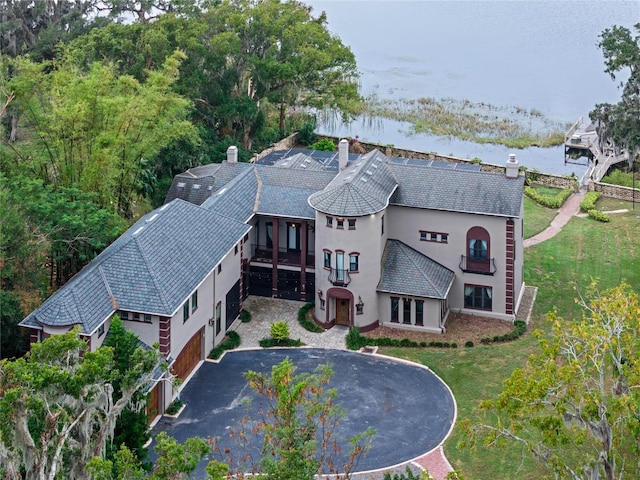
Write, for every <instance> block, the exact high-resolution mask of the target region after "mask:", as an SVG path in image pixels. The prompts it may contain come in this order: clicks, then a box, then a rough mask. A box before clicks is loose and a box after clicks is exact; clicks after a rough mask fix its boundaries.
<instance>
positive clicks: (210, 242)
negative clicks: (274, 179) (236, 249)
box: [22, 199, 250, 334]
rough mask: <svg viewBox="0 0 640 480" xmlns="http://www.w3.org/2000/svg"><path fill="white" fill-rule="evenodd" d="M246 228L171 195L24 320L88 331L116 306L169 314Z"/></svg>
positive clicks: (28, 322)
mask: <svg viewBox="0 0 640 480" xmlns="http://www.w3.org/2000/svg"><path fill="white" fill-rule="evenodd" d="M249 230H250V227H249V226H248V225H245V224H244V223H241V222H238V221H235V220H233V219H231V218H228V217H225V216H222V215H219V214H216V213H214V212H210V211H208V210H206V209H204V208H202V207H199V206H196V205H193V204H190V203H188V202H185V201H182V200H179V199H178V200H174V201H173V202H171V203H169V204H166V205H164V206H162V207H161V208H159V209H156V210H154V211H153V212H151V213H149V214H147V215H146V216H144V217H143V218H142V219H140V220H139V221H138V222H136V223H135V224H134V225H133V226H132V227H131V228H130V229H129V230H127V231H126V232H125V233H124V234H123V235H122V236H121V237H120V238H118V239H117V240H116V241H115V242H114V243H112V244H111V245H110V246H109V247H107V249H105V250H104V251H103V252H102V253H101V254H100V255H98V257H96V259H95V260H93V261H92V262H91V263H90V264H89V265H87V266H86V267H85V268H84V269H83V270H82V271H81V272H79V273H78V274H77V275H76V276H75V277H74V278H73V279H71V281H69V282H68V283H67V284H66V285H64V286H63V287H62V288H61V289H60V290H58V291H57V292H56V293H54V294H53V295H52V296H51V297H49V298H48V299H47V300H46V301H45V302H44V303H43V304H42V305H41V306H40V307H39V308H38V309H36V310H35V311H34V312H32V313H31V314H30V315H29V316H28V317H27V318H25V319H24V320H23V322H22V324H23V325H25V326H32V327H38V326H39V325H40V324H44V325H52V326H64V325H73V324H81V325H82V331H83V333H85V334H88V333H90V332H92V331H93V330H95V328H96V327H97V326H98V325H99V324H100V323H101V322H102V321H104V319H105V318H107V317H108V316H109V315H111V314H112V313H113V312H114V311H115V310H118V309H122V310H129V311H137V312H145V313H152V314H157V315H162V316H171V315H173V313H174V312H175V311H176V310H177V309H178V308H179V307H180V305H181V303H182V302H183V301H184V300H185V298H188V296H189V295H190V294H191V292H193V290H195V288H196V287H197V286H198V285H199V284H200V283H201V282H202V281H203V280H204V279H205V278H206V276H207V275H208V274H209V273H210V272H211V271H212V270H213V269H214V268H215V266H216V265H217V264H218V263H220V261H221V260H222V259H223V257H224V256H225V255H226V254H227V253H228V252H229V251H230V250H231V249H232V248H233V246H234V245H235V244H236V243H237V242H238V241H239V240H240V239H241V238H242V237H243V236H244V235H245V233H247V232H248V231H249Z"/></svg>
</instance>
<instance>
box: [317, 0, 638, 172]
mask: <svg viewBox="0 0 640 480" xmlns="http://www.w3.org/2000/svg"><path fill="white" fill-rule="evenodd" d="M305 3H307V4H309V5H311V6H312V7H313V8H314V12H315V13H319V12H321V11H325V12H326V13H327V17H328V23H329V28H330V30H331V31H332V32H334V33H335V34H337V35H338V36H339V37H340V38H341V39H342V41H343V42H344V43H345V44H346V45H349V46H350V47H351V49H352V51H353V52H354V54H355V55H356V60H357V62H358V67H359V69H360V71H361V73H362V76H361V79H360V80H361V84H362V89H361V91H362V93H363V94H364V95H369V94H376V95H377V96H378V97H379V98H381V99H401V98H405V99H415V98H420V97H434V98H454V99H468V100H471V101H473V102H487V103H491V104H494V105H497V106H504V107H506V106H520V107H523V108H525V109H536V110H539V111H541V112H542V113H544V114H545V115H546V116H548V117H549V118H550V119H552V120H554V121H558V122H562V123H573V122H574V121H575V120H576V119H577V118H578V117H579V116H580V115H583V116H584V117H585V118H587V116H588V113H589V111H590V110H591V109H592V108H593V106H594V105H595V104H596V103H599V102H616V101H618V100H619V96H620V92H619V90H618V88H617V85H618V82H615V81H612V80H611V79H610V77H609V76H608V75H607V74H605V73H604V72H603V68H604V67H603V59H602V53H601V51H600V50H599V49H598V47H597V42H598V35H599V34H600V33H601V32H602V31H603V30H604V29H605V28H607V27H611V26H613V25H623V26H626V27H628V28H632V26H633V25H634V24H635V23H638V22H640V2H639V1H637V0H634V1H614V0H598V1H588V0H587V1H555V0H538V1H530V0H520V1H480V0H478V1H429V0H422V1H420V0H414V1H389V0H387V1H371V0H360V1H357V0H351V1H343V0H334V1H329V0H324V1H323V0H306V1H305ZM320 131H322V132H323V133H328V134H333V135H337V136H355V135H359V136H360V138H362V139H363V140H367V141H372V142H376V143H381V144H388V143H392V144H394V145H397V146H399V147H405V148H413V149H417V150H425V151H437V152H439V153H442V154H453V155H455V156H459V157H463V158H473V157H479V158H482V159H483V160H485V161H487V162H491V163H502V162H503V161H505V160H506V158H507V157H508V154H509V153H510V152H511V151H512V150H510V149H507V148H505V147H500V146H493V145H479V144H475V143H471V142H464V141H459V140H455V139H448V138H441V137H434V136H429V135H424V134H420V135H408V134H407V132H408V131H409V125H407V124H404V123H402V122H395V121H390V120H384V121H382V122H377V123H375V124H371V122H368V121H367V120H365V119H358V120H356V121H355V122H353V123H352V124H350V125H335V124H332V123H326V124H323V125H321V126H320ZM515 153H516V155H517V156H518V159H519V161H520V163H521V164H524V165H526V166H528V167H529V168H537V169H538V170H541V171H545V172H551V173H561V174H569V173H571V172H576V173H581V172H582V171H583V170H584V167H581V166H576V165H566V166H565V165H564V152H563V148H562V147H558V148H545V149H540V148H529V149H524V150H516V151H515Z"/></svg>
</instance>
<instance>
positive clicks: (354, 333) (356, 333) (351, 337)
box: [346, 327, 369, 350]
mask: <svg viewBox="0 0 640 480" xmlns="http://www.w3.org/2000/svg"><path fill="white" fill-rule="evenodd" d="M367 340H369V339H367V338H365V337H363V336H362V335H360V330H358V329H357V328H356V327H351V328H350V329H349V333H347V339H346V341H347V348H348V349H349V350H360V349H361V348H362V347H364V346H365V345H366V344H367Z"/></svg>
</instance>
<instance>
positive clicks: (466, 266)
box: [460, 255, 496, 275]
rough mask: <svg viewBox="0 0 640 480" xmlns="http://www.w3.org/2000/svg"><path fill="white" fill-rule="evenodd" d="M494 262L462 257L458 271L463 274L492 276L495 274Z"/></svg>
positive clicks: (488, 259)
mask: <svg viewBox="0 0 640 480" xmlns="http://www.w3.org/2000/svg"><path fill="white" fill-rule="evenodd" d="M494 260H495V259H493V258H475V257H467V256H465V255H462V256H461V258H460V270H462V271H463V272H465V273H478V274H480V275H493V274H494V273H496V263H495V261H494Z"/></svg>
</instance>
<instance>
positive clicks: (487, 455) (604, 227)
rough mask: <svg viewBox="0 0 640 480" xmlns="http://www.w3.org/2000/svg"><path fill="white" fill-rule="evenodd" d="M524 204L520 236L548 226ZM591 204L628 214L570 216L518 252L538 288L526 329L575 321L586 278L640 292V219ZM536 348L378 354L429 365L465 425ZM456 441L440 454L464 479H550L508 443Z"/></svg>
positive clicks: (606, 202) (607, 204) (615, 205)
mask: <svg viewBox="0 0 640 480" xmlns="http://www.w3.org/2000/svg"><path fill="white" fill-rule="evenodd" d="M527 201H528V199H526V198H525V231H526V232H531V231H533V230H534V229H531V230H527V227H526V225H527V224H528V223H529V224H536V225H537V227H536V228H540V230H543V229H544V228H545V227H546V225H545V221H546V222H547V225H548V222H550V221H551V218H553V215H550V216H549V212H548V211H547V210H549V209H546V208H544V207H539V206H537V205H535V203H533V202H531V204H528V203H527ZM596 206H597V207H598V208H599V209H602V210H618V209H625V208H626V209H629V212H627V213H617V214H612V215H611V222H610V223H600V222H597V221H595V220H592V219H590V218H579V217H574V218H572V219H571V221H570V222H569V223H568V224H567V225H566V226H565V227H564V228H563V229H562V231H561V232H560V233H559V234H558V235H557V236H556V237H554V238H552V239H550V240H548V241H546V242H543V243H540V244H538V245H535V246H533V247H530V248H527V249H526V250H525V264H524V278H525V282H526V284H528V285H534V286H537V287H538V296H537V299H536V304H535V307H534V312H533V317H532V328H539V329H541V330H543V331H549V328H548V325H547V324H546V321H545V314H546V313H547V312H549V311H551V310H552V309H553V308H554V307H555V308H557V310H558V312H559V314H560V316H562V317H564V318H565V319H566V320H570V319H571V318H575V317H577V316H579V315H581V314H582V312H581V311H580V309H579V308H578V307H577V305H576V304H575V302H574V299H575V298H576V296H577V295H579V294H580V293H582V292H584V291H585V290H586V288H587V286H588V285H589V283H590V282H591V281H592V280H597V281H598V284H599V288H600V289H607V288H610V287H614V286H616V285H617V284H619V283H620V282H622V281H626V282H627V283H629V284H630V285H632V287H633V288H634V289H635V290H636V291H638V290H640V220H638V219H637V218H636V216H638V215H640V208H637V209H636V210H631V204H630V203H628V202H620V201H618V200H611V199H603V200H600V201H598V203H597V204H596ZM553 213H554V214H555V211H553ZM545 218H548V220H544V219H545ZM536 233H537V232H536ZM526 236H527V235H525V237H526ZM536 348H537V342H536V341H535V339H534V338H533V337H532V336H531V335H525V336H524V337H523V338H521V339H520V340H518V341H515V342H512V343H509V344H499V345H492V346H479V347H474V348H470V349H467V348H464V349H463V348H458V349H455V350H435V349H433V350H425V349H391V348H384V349H383V350H382V353H384V354H387V355H392V356H396V357H401V358H406V359H409V360H412V361H415V362H419V363H421V364H424V365H427V366H429V367H430V368H431V369H432V370H433V371H434V372H435V373H437V374H438V375H439V376H440V377H441V378H442V379H443V380H444V381H445V382H446V383H447V384H448V385H449V386H450V387H451V389H452V391H453V393H454V395H455V397H456V401H457V403H458V422H460V420H463V419H470V420H471V421H472V423H477V422H481V421H482V422H484V423H486V422H488V421H490V419H486V418H484V416H483V414H482V413H481V412H479V411H478V409H477V406H478V405H479V403H480V402H481V401H482V400H484V399H489V398H495V397H496V396H497V395H498V393H499V392H500V391H501V390H502V382H503V380H505V379H506V378H507V377H509V376H510V374H511V372H512V371H513V369H515V368H517V367H519V366H521V365H523V364H524V362H525V361H526V359H527V357H528V356H529V354H530V353H532V352H534V351H535V349H536ZM461 435H462V432H460V431H459V429H455V430H454V432H453V434H452V436H451V437H450V438H449V439H448V440H447V442H446V443H445V452H446V455H447V457H448V459H449V461H450V462H451V464H452V465H453V467H454V468H456V469H459V470H461V472H462V473H463V474H464V475H465V476H466V478H468V479H475V480H484V479H492V480H499V479H513V478H518V479H524V480H533V479H539V478H542V477H543V476H545V475H548V474H549V473H550V472H549V471H547V470H546V469H545V467H544V466H543V465H542V464H541V463H539V462H535V461H533V460H531V459H530V458H529V457H528V456H527V454H526V452H523V451H522V449H521V448H520V446H519V445H518V444H516V443H513V442H512V443H508V444H507V445H506V447H505V448H500V449H499V450H497V449H488V448H486V447H483V446H479V447H477V449H476V450H475V451H470V450H459V449H458V448H457V447H456V446H457V444H458V443H459V441H460V440H461V439H462V438H463V437H462V436H461Z"/></svg>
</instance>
